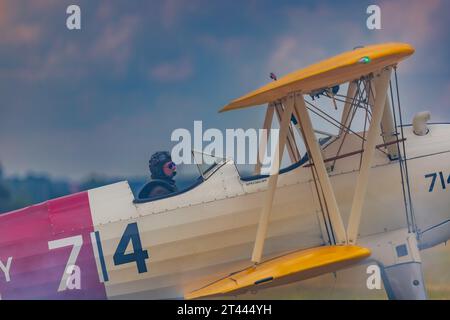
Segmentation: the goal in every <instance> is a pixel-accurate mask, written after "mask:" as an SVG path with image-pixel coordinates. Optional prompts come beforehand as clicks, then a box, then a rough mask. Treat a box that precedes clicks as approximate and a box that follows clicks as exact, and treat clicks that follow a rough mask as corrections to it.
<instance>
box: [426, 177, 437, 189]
mask: <svg viewBox="0 0 450 320" xmlns="http://www.w3.org/2000/svg"><path fill="white" fill-rule="evenodd" d="M425 178H432V180H431V185H430V188H429V189H428V192H432V191H433V189H434V184H435V183H436V178H437V173H436V172H435V173H429V174H426V175H425Z"/></svg>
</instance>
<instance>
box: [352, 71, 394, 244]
mask: <svg viewBox="0 0 450 320" xmlns="http://www.w3.org/2000/svg"><path fill="white" fill-rule="evenodd" d="M391 73H392V67H388V68H386V69H383V70H382V71H381V73H380V75H379V76H378V77H376V78H375V79H374V81H375V92H377V94H376V96H375V100H374V106H373V112H372V120H371V123H370V127H369V130H368V133H367V142H366V144H365V147H364V150H363V155H362V161H361V168H360V170H359V175H358V178H357V181H356V187H355V193H354V195H353V202H352V209H351V211H350V219H349V223H348V227H347V236H348V241H349V243H351V244H354V243H356V239H357V237H358V230H359V224H360V220H361V212H362V208H363V204H364V197H365V194H366V191H367V185H368V182H369V173H370V167H371V164H372V159H373V154H374V152H375V144H376V139H377V136H378V135H379V134H380V123H381V119H382V117H383V111H384V107H385V105H386V97H387V89H388V86H389V79H390V78H391Z"/></svg>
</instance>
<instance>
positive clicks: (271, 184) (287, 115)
mask: <svg viewBox="0 0 450 320" xmlns="http://www.w3.org/2000/svg"><path fill="white" fill-rule="evenodd" d="M293 110H294V100H293V99H292V98H291V99H289V98H288V100H287V103H286V107H285V110H284V112H283V115H282V119H281V123H280V134H279V138H278V144H277V147H276V149H275V150H276V151H275V155H274V159H273V162H272V166H271V169H270V177H269V181H268V184H267V191H266V193H265V196H264V202H263V206H262V211H261V216H260V220H259V224H258V231H257V232H256V239H255V245H254V247H253V253H252V262H253V263H259V262H261V257H262V252H263V249H264V241H265V238H266V235H267V226H268V224H269V218H270V212H271V211H272V203H273V199H274V194H275V190H276V186H277V181H278V174H279V169H280V163H281V159H282V157H283V151H284V147H285V145H286V140H287V136H288V131H289V128H290V122H291V116H292V112H293Z"/></svg>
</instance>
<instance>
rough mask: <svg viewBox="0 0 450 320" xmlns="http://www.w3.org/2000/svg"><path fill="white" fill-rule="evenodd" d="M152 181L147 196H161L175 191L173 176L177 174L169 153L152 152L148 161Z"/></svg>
mask: <svg viewBox="0 0 450 320" xmlns="http://www.w3.org/2000/svg"><path fill="white" fill-rule="evenodd" d="M148 166H149V169H150V173H151V177H152V182H151V186H152V187H151V188H150V190H149V192H148V194H147V197H148V198H151V197H155V196H162V195H166V194H170V193H173V192H176V191H177V186H176V183H175V180H173V177H175V175H176V174H177V166H176V164H175V163H174V162H173V161H172V157H171V156H170V153H169V152H167V151H158V152H156V153H154V154H153V155H152V156H151V158H150V161H149V162H148Z"/></svg>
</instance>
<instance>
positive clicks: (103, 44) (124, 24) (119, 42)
mask: <svg viewBox="0 0 450 320" xmlns="http://www.w3.org/2000/svg"><path fill="white" fill-rule="evenodd" d="M138 23H139V20H138V19H137V18H136V17H133V16H126V17H123V18H121V19H120V20H119V21H117V22H114V23H109V24H107V25H106V26H105V28H104V29H103V31H102V33H101V34H100V35H99V36H98V38H96V39H95V44H94V45H93V47H92V48H91V50H90V53H91V56H92V57H93V58H94V59H97V60H101V59H109V60H112V61H113V62H115V63H116V64H117V65H123V64H125V63H126V61H127V60H128V59H129V58H130V54H131V52H132V42H133V38H134V35H135V31H136V29H137V26H138Z"/></svg>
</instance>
